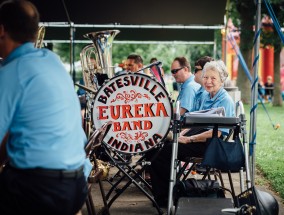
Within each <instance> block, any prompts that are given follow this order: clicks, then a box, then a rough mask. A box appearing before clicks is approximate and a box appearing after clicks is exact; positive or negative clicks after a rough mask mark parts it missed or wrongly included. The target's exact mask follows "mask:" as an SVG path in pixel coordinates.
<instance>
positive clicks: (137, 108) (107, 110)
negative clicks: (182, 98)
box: [97, 102, 169, 120]
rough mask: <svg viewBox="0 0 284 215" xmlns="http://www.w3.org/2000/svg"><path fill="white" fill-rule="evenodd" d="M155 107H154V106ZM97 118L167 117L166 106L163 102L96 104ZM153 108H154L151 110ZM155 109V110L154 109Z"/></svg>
mask: <svg viewBox="0 0 284 215" xmlns="http://www.w3.org/2000/svg"><path fill="white" fill-rule="evenodd" d="M154 107H156V108H154ZM97 108H98V115H99V117H98V119H101V120H102V119H108V118H109V116H110V117H111V119H112V120H117V119H119V118H120V119H131V118H144V117H169V115H168V112H167V110H166V107H165V105H164V104H163V103H161V102H159V103H156V104H154V103H145V104H134V105H132V106H131V105H111V106H109V107H108V106H98V107H97ZM153 109H154V110H153ZM155 109H156V110H155Z"/></svg>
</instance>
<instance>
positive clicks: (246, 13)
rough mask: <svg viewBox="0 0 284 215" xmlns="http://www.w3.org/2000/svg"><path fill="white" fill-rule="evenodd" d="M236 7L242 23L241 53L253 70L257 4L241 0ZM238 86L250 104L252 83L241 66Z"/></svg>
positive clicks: (244, 98) (245, 101)
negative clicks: (254, 27)
mask: <svg viewBox="0 0 284 215" xmlns="http://www.w3.org/2000/svg"><path fill="white" fill-rule="evenodd" d="M236 7H237V11H238V12H239V16H240V23H241V24H240V27H241V35H240V37H241V42H240V51H241V53H242V55H243V58H244V60H245V62H246V64H247V67H248V69H249V70H251V68H252V49H253V38H254V31H253V26H254V24H255V22H254V15H255V4H254V1H247V0H239V1H236ZM237 86H238V87H239V89H240V91H241V97H242V101H243V103H244V104H248V103H250V100H251V96H250V95H251V87H250V81H249V79H248V77H247V76H246V74H245V72H244V70H243V68H242V67H241V65H240V64H239V69H238V79H237Z"/></svg>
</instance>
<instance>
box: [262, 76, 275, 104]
mask: <svg viewBox="0 0 284 215" xmlns="http://www.w3.org/2000/svg"><path fill="white" fill-rule="evenodd" d="M264 87H265V100H266V101H271V99H272V97H273V88H274V84H273V82H272V77H271V76H270V75H269V76H267V82H266V83H265V84H264Z"/></svg>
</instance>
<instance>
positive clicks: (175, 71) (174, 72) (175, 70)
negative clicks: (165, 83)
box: [171, 67, 184, 74]
mask: <svg viewBox="0 0 284 215" xmlns="http://www.w3.org/2000/svg"><path fill="white" fill-rule="evenodd" d="M183 68H184V67H180V68H178V69H172V70H171V73H172V74H176V73H177V72H178V71H180V70H181V69H183Z"/></svg>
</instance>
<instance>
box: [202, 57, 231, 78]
mask: <svg viewBox="0 0 284 215" xmlns="http://www.w3.org/2000/svg"><path fill="white" fill-rule="evenodd" d="M207 70H213V71H215V72H218V73H219V75H220V78H221V81H222V83H224V82H225V80H226V79H227V77H228V76H229V74H228V70H227V67H226V65H225V64H224V62H223V61H222V60H216V61H210V62H207V63H206V64H205V65H204V67H203V70H202V77H204V74H205V72H206V71H207Z"/></svg>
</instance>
